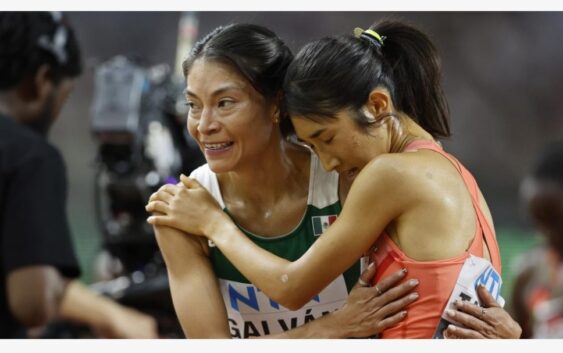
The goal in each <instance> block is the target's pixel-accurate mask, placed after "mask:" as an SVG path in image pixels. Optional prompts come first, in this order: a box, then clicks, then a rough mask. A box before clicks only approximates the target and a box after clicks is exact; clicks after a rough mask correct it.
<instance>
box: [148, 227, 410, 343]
mask: <svg viewBox="0 0 563 353" xmlns="http://www.w3.org/2000/svg"><path fill="white" fill-rule="evenodd" d="M155 232H156V234H157V240H158V244H159V246H160V248H161V251H162V252H163V255H164V258H165V261H166V263H167V267H168V271H169V276H170V286H171V291H172V298H173V300H174V306H175V308H176V313H177V315H178V318H179V320H180V323H181V324H182V327H183V329H184V332H185V334H186V336H187V337H189V338H228V337H230V332H229V329H228V325H227V315H226V312H225V307H224V304H223V301H222V299H221V294H220V292H219V288H218V286H217V280H216V277H215V274H214V272H213V270H212V268H211V264H210V262H209V259H208V258H207V255H206V254H205V251H204V250H203V247H202V244H201V243H200V242H199V240H198V238H196V237H193V236H189V235H187V234H185V233H182V232H180V231H178V230H176V229H172V228H168V227H158V226H157V227H155ZM177 267H179V268H177ZM374 275H375V269H374V268H373V267H372V268H371V269H370V270H368V271H365V272H364V273H363V274H362V278H363V280H364V281H365V282H371V279H372V278H373V276H374ZM403 277H404V272H397V273H395V274H393V275H391V276H389V277H387V278H385V279H384V280H383V281H382V282H381V283H379V284H378V289H379V290H377V289H375V288H367V287H361V286H358V285H357V286H356V287H355V288H354V289H353V290H352V292H351V293H350V296H349V297H348V299H347V301H346V304H345V305H344V307H343V308H341V309H339V310H337V311H336V312H334V313H330V314H328V315H325V316H323V317H322V318H319V319H317V320H315V321H312V322H309V323H307V324H305V325H302V326H300V327H297V328H295V329H292V330H289V331H286V332H282V333H279V334H271V335H266V336H262V337H259V338H347V337H368V336H372V335H375V334H378V333H379V332H381V331H383V330H385V329H386V328H389V327H391V326H393V325H395V324H396V323H397V322H399V321H401V320H403V319H404V318H405V317H406V312H405V311H404V308H405V307H406V306H407V305H408V304H410V303H411V302H413V301H414V300H416V299H417V297H418V296H417V295H416V294H414V295H413V294H412V293H411V295H409V293H410V292H411V291H412V289H413V288H414V287H415V286H416V285H417V283H415V282H405V283H402V284H401V285H397V283H398V282H399V281H400V280H401V279H402V278H403ZM395 285H397V286H396V287H393V286H395ZM198 286H201V287H198ZM203 287H207V288H208V290H207V291H202V290H198V288H200V289H201V288H203ZM188 291H191V292H188ZM379 292H381V294H379Z"/></svg>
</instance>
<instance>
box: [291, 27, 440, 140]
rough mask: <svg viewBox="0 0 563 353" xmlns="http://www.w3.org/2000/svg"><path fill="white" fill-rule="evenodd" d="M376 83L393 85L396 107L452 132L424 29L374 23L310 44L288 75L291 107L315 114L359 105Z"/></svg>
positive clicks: (429, 126)
mask: <svg viewBox="0 0 563 353" xmlns="http://www.w3.org/2000/svg"><path fill="white" fill-rule="evenodd" d="M373 32H375V34H374V33H373ZM366 34H367V35H366ZM370 37H373V38H370ZM378 86H383V87H385V88H387V89H388V90H389V92H390V94H391V99H392V100H393V104H394V105H395V107H396V109H397V110H398V111H400V112H403V113H405V114H407V115H408V116H409V117H411V118H412V119H413V120H415V121H416V122H417V123H418V124H419V125H420V126H421V127H422V128H424V129H425V130H426V131H428V132H429V133H430V134H431V135H432V136H433V137H435V138H439V137H447V136H450V126H449V112H448V106H447V103H446V99H445V97H444V93H443V91H442V87H441V84H440V67H439V59H438V55H437V52H436V49H435V47H434V45H433V44H432V42H430V40H429V39H428V37H427V36H426V35H425V34H423V33H422V32H420V31H419V30H417V29H415V28H413V27H410V26H408V25H405V24H403V23H400V22H383V23H380V24H375V25H373V26H372V27H371V28H370V29H369V30H368V31H364V34H361V35H359V34H357V37H355V36H353V35H340V36H333V37H326V38H322V39H320V40H317V41H314V42H312V43H309V44H307V45H306V46H305V47H303V49H301V51H300V52H299V53H298V54H297V55H296V57H295V60H294V61H293V62H292V63H291V65H290V66H289V68H288V72H287V75H286V77H285V81H284V89H285V94H286V103H287V109H288V110H289V113H290V114H292V115H301V116H305V117H310V118H312V117H313V116H314V117H315V119H318V118H320V117H327V118H334V116H335V113H336V112H338V111H340V110H342V109H352V110H355V111H356V112H358V111H360V109H361V108H362V107H363V106H364V105H365V103H366V101H367V99H368V96H369V94H370V92H371V91H372V90H373V89H375V88H376V87H378ZM355 119H356V122H357V123H358V124H359V125H360V126H368V125H370V124H371V121H368V120H367V117H365V116H364V115H363V114H355Z"/></svg>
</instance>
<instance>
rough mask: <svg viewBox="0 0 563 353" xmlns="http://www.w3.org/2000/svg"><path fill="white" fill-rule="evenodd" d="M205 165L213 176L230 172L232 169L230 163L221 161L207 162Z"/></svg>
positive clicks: (232, 166)
mask: <svg viewBox="0 0 563 353" xmlns="http://www.w3.org/2000/svg"><path fill="white" fill-rule="evenodd" d="M207 165H208V166H209V169H211V171H212V172H213V173H215V174H221V173H227V172H232V171H233V169H234V165H233V164H232V163H228V162H223V161H213V160H211V161H209V160H208V161H207Z"/></svg>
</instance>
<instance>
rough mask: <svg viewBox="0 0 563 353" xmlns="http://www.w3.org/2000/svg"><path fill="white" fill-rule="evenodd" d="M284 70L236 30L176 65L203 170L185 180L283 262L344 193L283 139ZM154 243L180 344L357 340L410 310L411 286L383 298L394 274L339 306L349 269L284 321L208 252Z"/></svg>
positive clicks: (244, 31)
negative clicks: (197, 340) (184, 339)
mask: <svg viewBox="0 0 563 353" xmlns="http://www.w3.org/2000/svg"><path fill="white" fill-rule="evenodd" d="M292 59H293V56H292V54H291V52H290V50H289V49H288V48H287V47H286V46H285V44H284V43H283V42H282V41H281V40H280V39H279V38H278V37H277V36H276V35H275V34H274V33H273V32H271V31H269V30H267V29H266V28H263V27H260V26H255V25H244V24H238V25H230V26H226V27H219V28H217V29H216V30H214V31H213V32H211V33H210V34H209V35H207V36H206V37H205V38H204V39H202V40H201V41H200V42H198V43H197V44H196V45H195V46H194V49H193V50H192V52H191V55H190V57H189V58H188V59H187V60H186V61H185V63H184V74H185V76H186V83H187V85H186V99H187V101H188V104H189V107H190V112H189V115H188V129H189V132H190V134H191V135H192V136H193V137H194V138H195V140H196V141H197V142H198V144H199V145H200V147H201V149H202V151H203V152H204V154H205V158H206V160H207V164H206V165H204V166H202V167H200V168H198V169H197V170H195V171H194V172H193V174H192V176H193V177H194V178H196V179H197V180H198V181H199V182H200V183H201V184H202V185H204V186H205V187H206V188H207V190H209V192H210V193H211V194H212V195H213V197H214V199H215V200H216V202H218V203H219V204H220V205H221V208H222V209H223V211H224V212H225V213H227V214H228V215H229V216H230V217H231V218H232V219H233V221H234V222H235V223H236V224H237V225H238V226H239V227H240V228H241V230H242V231H243V232H244V234H245V236H247V237H248V238H249V239H250V240H251V241H253V242H254V243H255V244H257V245H258V246H259V247H262V248H264V249H266V250H268V251H270V252H273V253H275V254H277V255H278V256H280V257H283V258H286V259H288V260H293V259H296V258H299V257H300V256H301V255H302V254H303V253H305V251H306V250H307V249H308V248H309V247H310V246H311V245H312V244H313V242H314V241H315V240H316V239H317V238H318V237H319V236H320V235H321V233H322V231H323V230H324V228H326V227H327V226H328V224H329V223H330V222H331V221H332V220H334V218H335V217H336V215H337V214H338V213H339V212H340V202H341V198H340V195H339V190H340V191H341V194H343V193H344V191H345V190H346V189H347V185H346V183H345V182H346V181H345V180H339V178H338V175H337V174H336V173H327V172H325V171H324V170H323V168H322V166H321V165H320V163H319V161H318V159H317V158H316V156H315V155H314V154H313V153H311V151H309V150H308V149H306V148H304V147H303V146H299V145H297V144H293V143H290V142H288V141H286V140H285V139H283V138H282V133H281V131H280V130H281V129H280V126H279V125H280V121H281V119H282V117H283V114H284V112H283V110H282V109H281V105H280V101H281V86H282V82H283V78H284V76H285V71H286V69H287V67H288V65H289V63H290V62H291V60H292ZM286 120H287V119H286ZM179 188H181V187H180V186H174V185H167V186H165V187H164V189H166V190H169V191H171V192H173V191H176V190H178V189H179ZM155 232H156V237H157V241H158V243H159V246H160V249H161V251H162V253H163V256H164V259H165V261H166V265H167V268H168V273H169V279H170V288H171V292H172V298H173V301H174V305H175V309H176V312H177V314H178V317H179V319H180V322H181V324H182V327H183V329H184V331H185V333H186V336H188V337H223V338H226V337H238V338H247V337H257V336H260V337H264V336H270V337H296V338H306V337H316V338H329V337H365V336H371V335H374V334H377V333H378V332H380V331H381V330H382V329H385V328H387V327H389V326H391V325H393V324H395V323H396V322H398V321H400V320H402V319H403V318H404V317H405V315H406V313H405V311H403V310H402V308H403V307H404V306H406V305H407V304H409V303H411V302H412V301H414V300H416V294H414V295H412V294H411V295H410V296H409V295H407V294H408V292H409V291H410V290H411V289H412V288H413V287H414V286H416V281H412V282H408V283H404V284H402V285H400V286H399V287H397V288H393V289H390V290H388V291H387V289H389V288H390V286H391V284H392V283H394V282H396V281H398V280H399V279H400V278H401V277H402V276H403V275H404V273H401V272H397V273H395V274H394V275H393V276H390V278H389V279H388V280H383V281H382V282H381V283H380V286H379V287H378V288H377V290H376V289H373V288H356V289H355V290H354V291H353V292H352V294H351V295H350V297H349V298H348V292H349V291H350V290H351V289H352V287H353V286H354V284H355V283H356V282H357V281H358V276H359V274H360V265H359V261H357V262H356V263H355V264H353V265H352V266H351V267H350V268H349V269H348V270H347V271H346V272H345V273H344V274H342V275H340V276H338V278H337V279H336V280H335V281H333V282H332V283H331V284H330V285H329V286H328V287H327V288H326V289H325V290H324V291H323V292H321V293H320V294H319V295H317V296H315V297H314V298H313V299H312V300H311V301H310V302H309V303H307V304H305V306H304V308H302V309H301V310H298V311H292V310H289V309H287V308H284V307H283V306H282V305H280V304H279V303H276V302H275V301H273V300H271V299H270V298H268V297H267V296H266V295H265V294H264V293H262V292H261V291H260V289H259V288H257V287H256V286H254V285H253V284H252V283H250V282H249V281H248V280H247V279H246V278H245V277H244V276H243V275H242V274H240V272H238V270H236V268H235V267H234V266H233V265H232V264H231V263H230V262H229V261H228V260H227V259H226V258H225V257H224V256H223V254H222V253H221V252H220V251H219V249H218V248H216V247H215V246H214V244H212V243H211V242H207V241H206V240H204V239H203V238H196V237H190V236H187V235H186V234H184V233H182V232H180V231H178V230H176V229H172V228H168V227H159V226H156V227H155ZM373 273H374V271H373V269H372V270H371V271H368V272H367V274H366V278H364V281H367V280H369V278H368V277H370V276H372V275H373ZM384 282H385V283H384ZM383 291H386V293H385V294H384V295H380V293H381V292H383ZM386 304H387V305H386ZM342 306H344V307H343V308H342V309H341V310H337V309H338V308H340V307H342ZM335 310H336V311H335Z"/></svg>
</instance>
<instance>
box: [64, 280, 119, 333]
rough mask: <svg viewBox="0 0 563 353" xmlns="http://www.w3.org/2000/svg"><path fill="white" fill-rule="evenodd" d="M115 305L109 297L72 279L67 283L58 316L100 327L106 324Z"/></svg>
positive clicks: (113, 311)
mask: <svg viewBox="0 0 563 353" xmlns="http://www.w3.org/2000/svg"><path fill="white" fill-rule="evenodd" d="M116 307H117V304H116V303H115V302H113V301H112V300H110V299H109V298H106V297H104V296H102V295H99V294H97V293H95V292H93V291H91V290H89V289H88V288H87V287H85V286H84V285H83V284H82V283H80V281H78V280H74V281H71V282H70V283H69V284H68V285H67V289H66V291H65V295H64V297H63V300H62V302H61V306H60V308H59V318H60V319H63V320H68V321H73V322H77V323H81V324H85V325H88V326H91V327H96V328H100V327H104V326H108V325H107V321H108V320H109V319H111V317H112V316H113V315H114V313H115V310H116Z"/></svg>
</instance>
